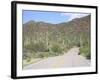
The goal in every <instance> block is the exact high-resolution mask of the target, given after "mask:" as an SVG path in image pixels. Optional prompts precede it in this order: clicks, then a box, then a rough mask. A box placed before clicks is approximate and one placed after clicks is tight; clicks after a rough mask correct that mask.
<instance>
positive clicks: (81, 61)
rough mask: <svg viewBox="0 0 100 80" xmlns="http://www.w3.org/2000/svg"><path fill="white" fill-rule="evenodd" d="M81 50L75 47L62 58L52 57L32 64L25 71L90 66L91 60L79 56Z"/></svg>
mask: <svg viewBox="0 0 100 80" xmlns="http://www.w3.org/2000/svg"><path fill="white" fill-rule="evenodd" d="M78 53H79V48H77V47H74V48H72V49H70V50H69V51H68V52H67V53H65V54H64V55H62V56H56V57H50V58H47V59H44V60H41V61H39V62H37V63H33V64H30V65H28V66H26V67H24V69H43V68H44V69H46V68H65V67H84V66H90V60H87V59H86V58H85V57H83V56H81V55H78Z"/></svg>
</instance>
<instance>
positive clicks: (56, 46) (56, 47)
mask: <svg viewBox="0 0 100 80" xmlns="http://www.w3.org/2000/svg"><path fill="white" fill-rule="evenodd" d="M51 51H53V52H55V53H62V51H63V49H62V48H61V46H60V45H59V44H56V43H55V44H53V45H52V47H51Z"/></svg>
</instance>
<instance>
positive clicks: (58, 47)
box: [23, 16, 91, 64]
mask: <svg viewBox="0 0 100 80" xmlns="http://www.w3.org/2000/svg"><path fill="white" fill-rule="evenodd" d="M89 25H90V16H86V17H83V18H79V19H75V20H72V21H70V22H68V23H61V24H56V25H55V24H49V23H44V22H43V23H42V22H41V23H40V22H32V21H31V22H28V23H26V24H23V61H24V62H23V63H25V64H28V63H31V62H34V61H32V60H35V59H43V58H47V57H53V56H59V55H63V54H64V52H67V51H68V50H69V49H70V48H72V47H73V46H77V47H80V54H81V55H83V56H85V57H86V58H87V59H90V58H91V52H90V28H89V27H90V26H89ZM31 59H32V60H31Z"/></svg>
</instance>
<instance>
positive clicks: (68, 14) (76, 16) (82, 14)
mask: <svg viewBox="0 0 100 80" xmlns="http://www.w3.org/2000/svg"><path fill="white" fill-rule="evenodd" d="M87 15H89V14H88V13H61V16H67V17H69V19H68V21H70V20H72V19H75V18H81V17H85V16H87Z"/></svg>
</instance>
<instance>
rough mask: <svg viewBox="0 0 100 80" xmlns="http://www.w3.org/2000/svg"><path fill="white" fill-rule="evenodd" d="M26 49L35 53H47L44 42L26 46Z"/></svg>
mask: <svg viewBox="0 0 100 80" xmlns="http://www.w3.org/2000/svg"><path fill="white" fill-rule="evenodd" d="M25 47H26V49H28V50H32V51H34V52H47V51H48V49H47V46H46V45H45V44H44V43H43V42H37V43H31V44H29V45H26V46H25Z"/></svg>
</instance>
